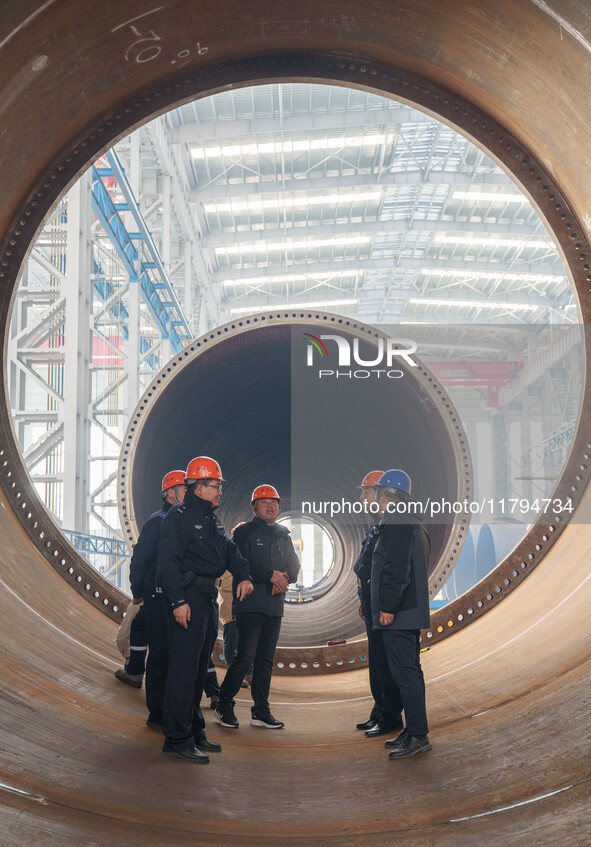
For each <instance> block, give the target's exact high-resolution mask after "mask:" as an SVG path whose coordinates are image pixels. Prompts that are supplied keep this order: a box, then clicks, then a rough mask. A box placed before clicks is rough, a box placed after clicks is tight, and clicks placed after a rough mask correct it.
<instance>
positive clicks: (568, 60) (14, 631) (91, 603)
mask: <svg viewBox="0 0 591 847" xmlns="http://www.w3.org/2000/svg"><path fill="white" fill-rule="evenodd" d="M88 6H89V8H88V13H86V12H85V15H84V19H82V17H81V15H80V10H79V8H78V9H77V8H76V4H75V3H73V2H68V0H53V2H49V3H45V4H41V5H39V4H34V3H33V4H27V8H26V9H25V7H24V5H23V6H17V4H10V3H9V4H6V12H5V20H4V21H3V24H2V25H1V27H0V110H1V111H2V112H3V113H4V116H3V119H4V126H5V129H4V131H3V133H2V134H1V135H0V169H1V172H2V181H3V185H4V192H3V193H4V195H5V199H4V203H3V205H2V208H1V209H0V292H1V297H2V300H1V303H2V305H1V309H2V326H3V329H4V353H3V366H4V380H3V386H2V391H3V397H2V399H1V400H0V415H1V416H2V427H1V443H0V483H1V486H2V487H1V489H0V505H1V509H0V524H1V526H2V530H1V531H2V538H3V550H2V553H1V554H0V582H1V583H2V586H3V589H4V591H3V593H2V601H1V602H2V620H3V624H2V631H3V639H2V644H3V647H2V671H1V673H2V679H3V685H2V693H1V694H0V697H1V699H2V705H3V708H2V710H1V715H2V716H1V718H0V724H1V725H2V731H3V736H4V739H5V741H4V744H3V747H4V752H3V757H2V765H1V766H0V805H1V807H2V815H3V819H4V822H5V824H4V828H5V836H4V838H5V841H4V843H6V845H7V847H10V845H13V844H15V845H16V844H17V843H18V844H23V843H30V844H39V845H45V844H50V843H52V844H54V843H63V844H70V843H71V844H88V845H90V844H92V845H100V846H101V847H107V845H115V844H117V845H127V844H129V845H132V844H138V843H140V842H141V843H143V844H146V845H154V847H155V846H156V845H164V844H169V843H170V844H172V843H176V844H187V845H197V844H199V845H201V844H203V845H225V844H229V843H234V844H236V843H239V844H244V845H250V844H252V845H263V844H269V845H271V844H278V843H281V844H286V845H291V844H294V845H298V844H301V845H306V844H310V845H312V844H314V845H317V844H333V843H335V844H336V843H337V841H338V842H339V843H340V844H343V845H349V844H350V845H362V844H369V843H375V842H376V841H377V842H378V843H389V844H393V845H395V844H406V845H408V844H412V845H413V847H415V845H416V847H423V845H425V847H427V845H437V847H440V845H441V847H444V845H447V844H450V845H451V844H452V843H453V844H460V845H462V844H466V845H468V844H474V843H478V844H483V845H488V844H491V845H492V844H493V843H502V844H506V845H516V846H517V845H524V844H526V843H528V844H529V843H531V842H532V841H534V840H535V843H537V844H540V845H551V844H552V845H556V844H560V845H561V844H564V845H569V847H570V845H579V844H580V845H583V844H587V843H588V841H589V835H590V833H591V813H590V810H589V804H588V799H587V798H588V793H589V781H590V771H589V761H590V760H591V758H590V756H589V747H590V738H589V720H588V694H587V686H588V683H587V681H586V680H588V675H589V663H590V652H591V633H590V632H589V628H588V627H586V626H585V623H584V621H585V619H586V614H585V612H586V609H588V606H589V601H590V599H591V597H590V592H591V581H590V574H589V567H588V560H589V553H590V552H591V551H590V549H589V546H590V545H589V532H588V523H589V510H590V508H591V502H590V499H589V498H590V497H591V495H590V494H589V492H588V490H587V487H588V486H587V482H588V477H589V469H588V465H589V456H590V454H591V444H590V443H589V442H590V439H589V427H588V424H589V420H590V418H589V415H590V410H589V403H590V400H589V388H588V385H587V351H588V345H587V340H588V339H587V332H586V324H587V323H588V318H589V316H588V310H589V308H590V298H589V290H590V288H589V282H590V281H591V273H590V270H589V263H588V259H589V256H591V247H590V246H589V243H588V239H589V229H590V227H591V224H590V222H589V215H588V212H587V210H586V209H587V207H586V197H587V196H588V190H589V189H590V188H591V186H589V185H588V184H587V183H588V182H589V177H588V175H587V174H588V169H586V168H585V164H586V159H587V157H588V153H587V150H586V147H585V144H584V141H583V139H584V138H585V137H588V135H586V133H587V131H588V129H589V125H590V124H591V107H589V105H588V104H587V103H586V102H585V99H584V97H583V95H582V94H581V89H582V88H583V87H584V82H585V80H586V77H587V76H588V74H589V67H588V54H589V52H591V14H590V13H589V11H587V10H586V9H585V8H582V7H581V5H580V4H578V3H575V2H574V0H573V2H570V0H564V2H562V1H561V2H558V0H554V2H550V3H545V2H544V3H541V2H537V0H531V2H522V3H519V4H515V3H512V2H510V0H497V2H496V3H492V2H491V0H477V2H475V3H473V4H469V6H466V4H464V3H460V2H457V0H445V2H443V3H441V2H436V0H427V2H425V0H423V2H421V3H418V2H416V0H400V2H397V3H386V4H382V3H374V2H370V3H369V5H368V6H367V7H366V9H365V10H364V11H363V14H361V12H360V10H359V9H358V7H356V6H355V5H354V4H352V3H349V2H346V0H339V2H338V3H336V4H335V3H329V2H325V0H319V2H317V3H315V4H314V5H313V6H312V5H309V6H308V5H307V4H304V7H301V8H295V7H294V4H291V3H281V4H279V6H277V4H269V3H267V0H260V2H259V0H257V2H254V0H252V2H251V0H246V2H243V3H242V4H240V8H239V9H237V8H236V4H235V3H234V2H233V0H220V2H219V3H218V4H216V6H215V8H208V7H206V6H205V5H203V6H202V5H201V4H197V5H196V4H194V3H189V2H188V0H174V2H173V0H171V2H168V0H164V2H163V3H162V4H160V5H158V6H155V7H154V9H148V8H147V7H146V4H142V3H140V2H138V0H132V2H129V3H126V4H125V5H124V6H120V7H115V6H114V5H108V7H107V8H105V7H104V5H101V4H97V3H94V0H92V2H90V3H89V4H88ZM565 126H568V127H569V131H568V132H567V133H565V132H564V127H565ZM327 331H328V332H330V333H331V334H330V335H327V334H326V332H327ZM335 331H336V332H338V333H339V335H338V336H337V335H334V332H335ZM392 339H396V340H397V341H396V344H397V347H396V351H395V352H394V353H393V354H392V349H391V348H390V347H389V346H388V345H389V344H391V343H393V342H392ZM311 340H312V341H313V342H314V344H312V343H311ZM322 340H324V342H325V343H326V345H327V346H330V344H331V343H332V342H335V341H338V342H339V343H338V354H339V355H338V364H336V361H337V358H336V345H335V348H330V351H329V353H330V354H329V355H328V359H327V361H325V359H324V354H326V346H325V345H324V344H322ZM341 345H344V346H345V347H346V349H347V356H345V357H344V358H343V355H342V354H343V348H342V346H341ZM401 345H402V348H403V349H404V345H410V347H409V348H408V349H411V350H412V353H413V356H414V357H415V360H413V361H412V362H411V361H410V359H408V358H407V359H405V358H404V356H403V355H401V354H400V353H399V352H398V351H399V348H400V346H401ZM386 349H388V350H389V351H390V353H389V358H388V364H387V367H384V368H383V369H381V368H382V362H383V361H385V355H384V351H385V350H386ZM350 351H353V359H354V361H353V365H351V361H350V355H349V353H350ZM376 351H377V353H376ZM347 357H348V358H347ZM409 364H410V365H411V366H409ZM312 366H313V367H312ZM376 368H377V369H376ZM397 368H400V370H395V369H397ZM398 377H400V378H398ZM197 454H205V455H211V456H214V457H216V458H218V459H219V460H220V462H221V464H222V469H223V471H224V475H225V476H226V477H227V478H228V483H227V485H225V486H224V496H223V499H222V504H221V506H220V509H219V516H220V517H221V519H222V522H223V523H224V525H225V526H226V527H227V528H230V527H232V526H234V525H235V524H236V522H237V521H240V520H246V519H247V518H248V515H249V512H250V505H249V500H250V491H251V490H252V488H253V487H254V486H255V485H257V484H260V483H262V482H270V483H272V484H275V485H277V487H278V488H279V490H280V491H281V492H282V497H283V503H282V509H283V513H282V517H281V520H282V521H285V523H286V525H287V526H288V527H289V528H290V530H291V533H292V537H293V539H294V542H295V546H296V550H297V551H298V555H299V557H300V561H301V563H302V571H301V574H300V577H299V579H298V582H297V584H296V585H294V586H292V587H291V589H290V591H289V592H288V594H287V598H286V599H287V606H286V615H285V620H284V625H283V628H282V633H281V637H280V641H279V648H278V650H277V655H276V661H275V671H274V676H273V684H272V690H271V702H272V705H273V706H274V707H275V704H276V707H277V711H278V712H279V711H281V713H282V715H283V716H284V719H285V722H286V728H285V730H284V731H283V732H282V733H278V734H275V733H271V735H273V737H272V738H269V737H268V735H265V737H264V738H261V737H260V734H259V735H257V733H256V731H254V732H253V731H249V729H248V728H245V729H244V730H242V729H241V731H240V733H236V734H235V735H233V734H232V733H230V735H232V737H231V738H229V739H228V737H227V736H228V733H227V732H226V733H225V734H224V733H223V731H220V729H219V727H216V725H215V724H214V723H213V721H212V720H211V719H210V718H209V717H208V715H207V714H206V720H207V722H208V734H210V735H211V737H212V738H215V740H222V741H223V742H224V751H223V754H222V756H221V757H219V758H218V757H216V761H215V763H214V762H212V763H211V764H210V767H209V768H208V769H206V770H207V773H206V774H204V773H203V772H202V769H196V770H198V771H200V772H199V773H193V771H192V769H191V768H190V767H186V766H184V765H185V763H173V762H170V761H162V759H163V757H162V756H161V754H160V747H159V744H158V742H157V740H156V739H155V736H154V734H153V733H151V732H150V731H149V730H147V729H146V727H145V704H144V700H143V691H141V692H137V691H133V690H127V689H126V688H125V686H121V685H120V684H118V683H117V681H116V680H115V679H114V675H113V672H114V670H115V669H116V668H117V667H120V666H121V664H122V661H121V657H120V656H119V655H118V653H117V649H116V646H115V634H116V631H117V627H118V625H119V624H120V623H121V620H122V617H123V614H124V612H125V609H126V607H127V604H128V603H129V591H130V588H129V561H130V556H131V551H132V549H133V545H134V543H135V542H136V540H137V536H138V532H139V530H140V529H141V526H142V523H143V522H144V521H145V520H146V519H147V517H148V515H149V514H150V513H151V512H152V511H153V510H154V509H155V508H157V506H158V502H159V498H158V494H159V488H158V486H159V484H160V479H161V478H162V476H163V474H164V473H165V472H166V471H168V470H170V468H171V467H179V468H183V467H185V466H186V464H187V463H188V461H189V460H190V459H191V458H192V456H193V455H197ZM374 466H375V467H378V466H383V467H406V468H407V469H408V470H409V471H410V473H411V476H412V477H413V483H414V486H415V493H416V495H417V497H418V499H419V500H420V501H421V502H422V504H423V506H424V507H425V509H429V508H430V509H431V511H430V513H429V512H428V511H427V512H426V513H425V514H428V515H429V519H427V518H426V520H427V522H428V523H429V521H430V524H429V529H430V533H431V536H432V545H433V546H432V560H431V563H430V574H429V576H430V582H429V589H430V599H431V625H430V627H429V629H428V630H425V631H423V633H422V647H423V657H422V659H423V666H424V670H425V677H426V683H427V701H428V709H429V714H430V722H431V726H432V729H431V737H432V742H433V751H432V752H431V753H429V756H420V757H418V758H417V759H413V760H412V761H409V762H408V763H406V762H404V763H394V762H389V761H388V760H387V757H386V759H385V761H384V757H383V750H382V749H381V747H382V745H381V744H380V742H379V741H378V742H376V741H374V740H373V739H367V738H363V737H360V734H359V733H356V732H355V728H354V727H355V722H356V721H357V720H362V719H363V718H364V717H366V714H365V712H368V711H369V706H370V704H371V696H370V692H369V685H368V672H367V664H368V662H367V652H368V649H367V639H366V637H365V627H364V624H363V621H362V620H361V619H360V618H359V615H358V612H357V606H358V600H357V593H356V580H355V577H354V574H353V572H352V565H353V562H354V561H355V558H356V556H357V553H358V550H359V547H360V544H361V541H362V539H363V534H364V532H365V530H366V529H367V524H368V523H369V520H367V519H365V518H362V519H360V518H357V517H355V518H352V517H351V516H347V515H346V514H343V513H341V512H344V511H345V510H344V506H342V507H340V508H339V513H336V512H335V513H333V512H331V513H330V514H329V513H327V511H326V507H325V509H324V511H323V510H322V508H320V507H318V503H323V502H324V503H326V501H341V500H343V501H344V500H349V501H355V500H356V499H357V497H358V490H357V486H358V485H359V482H360V480H361V478H362V477H363V475H364V473H365V472H366V471H368V470H370V469H372V468H373V467H374ZM259 476H264V477H265V478H264V479H263V478H259ZM267 477H268V478H267ZM154 495H155V496H154ZM304 501H308V505H309V508H305V506H304ZM444 502H445V503H447V504H448V505H450V504H456V505H457V504H458V503H463V504H464V507H463V509H458V510H457V511H456V510H454V509H453V508H451V505H450V508H449V510H448V511H447V513H446V511H445V507H444V506H442V505H441V504H443V503H444ZM472 506H473V507H474V508H471V507H472ZM214 658H215V659H216V663H217V664H218V666H219V667H218V671H219V672H220V674H221V676H223V673H224V667H225V665H224V662H223V648H222V644H221V639H220V640H218V644H217V645H216V649H215V650H214ZM249 705H250V700H249V695H248V692H247V693H246V694H239V695H238V700H237V712H240V710H244V711H245V712H246V710H247V708H248V706H249ZM210 724H211V727H210ZM209 728H211V730H212V731H211V733H209ZM216 731H217V734H216ZM193 770H195V769H193ZM283 801H285V805H283ZM255 803H256V813H254V812H253V809H254V808H255Z"/></svg>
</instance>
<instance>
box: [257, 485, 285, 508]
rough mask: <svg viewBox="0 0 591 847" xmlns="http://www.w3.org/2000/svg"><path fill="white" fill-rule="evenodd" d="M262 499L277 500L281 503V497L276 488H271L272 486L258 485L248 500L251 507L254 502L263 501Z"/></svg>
mask: <svg viewBox="0 0 591 847" xmlns="http://www.w3.org/2000/svg"><path fill="white" fill-rule="evenodd" d="M264 498H268V499H269V500H278V501H279V502H280V503H281V497H280V496H279V494H278V492H277V489H276V488H273V486H272V485H258V486H257V487H256V488H255V490H254V491H253V492H252V497H251V498H250V504H251V506H252V504H253V503H254V501H255V500H263V499H264Z"/></svg>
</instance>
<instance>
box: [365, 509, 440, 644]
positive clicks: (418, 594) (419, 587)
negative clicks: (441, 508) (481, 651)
mask: <svg viewBox="0 0 591 847" xmlns="http://www.w3.org/2000/svg"><path fill="white" fill-rule="evenodd" d="M376 536H377V537H376V543H375V547H374V551H373V555H372V560H371V608H372V619H373V627H374V629H413V630H416V629H425V628H427V627H428V626H429V582H428V564H429V551H430V542H429V536H428V534H427V531H426V530H425V528H424V527H423V526H422V525H421V524H418V523H415V524H401V523H398V522H395V516H394V519H393V517H392V516H390V515H388V514H385V515H384V516H383V518H382V519H381V520H380V522H379V523H378V524H377V526H376ZM380 612H390V613H393V614H394V622H393V623H392V624H390V626H389V627H383V626H380Z"/></svg>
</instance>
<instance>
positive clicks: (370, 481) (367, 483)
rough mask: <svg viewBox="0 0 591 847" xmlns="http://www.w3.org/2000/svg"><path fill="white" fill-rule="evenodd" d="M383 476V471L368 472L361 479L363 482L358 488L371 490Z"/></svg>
mask: <svg viewBox="0 0 591 847" xmlns="http://www.w3.org/2000/svg"><path fill="white" fill-rule="evenodd" d="M383 475H384V471H370V472H369V473H366V474H365V476H364V477H363V482H362V483H361V485H359V486H358V488H373V487H374V485H377V482H378V479H380V477H382V476H383Z"/></svg>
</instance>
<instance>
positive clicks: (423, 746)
mask: <svg viewBox="0 0 591 847" xmlns="http://www.w3.org/2000/svg"><path fill="white" fill-rule="evenodd" d="M430 749H431V742H430V741H429V736H428V735H404V736H403V737H402V738H401V739H400V741H399V743H398V744H397V745H396V747H394V748H393V749H392V752H390V753H388V758H389V759H406V758H407V757H408V756H416V755H417V753H425V752H426V751H427V750H430Z"/></svg>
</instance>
